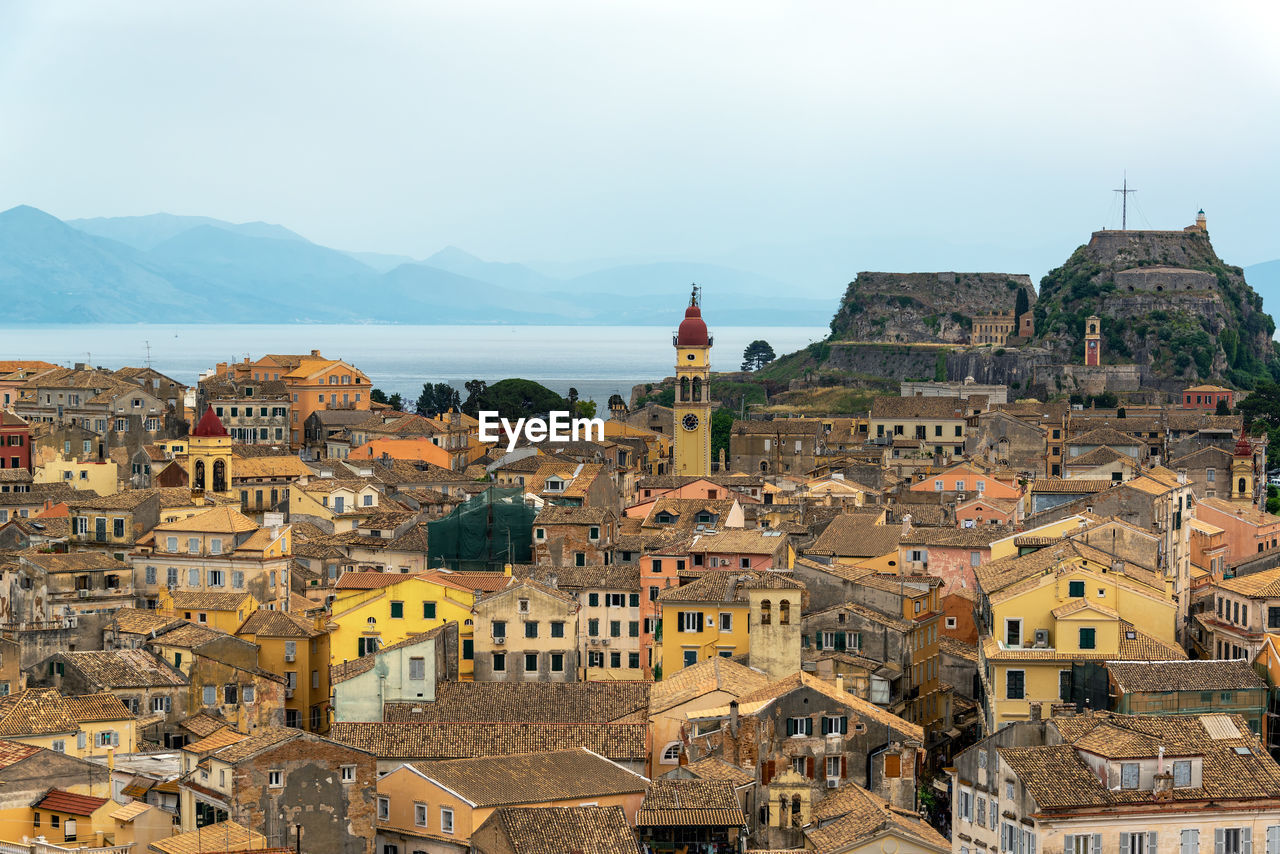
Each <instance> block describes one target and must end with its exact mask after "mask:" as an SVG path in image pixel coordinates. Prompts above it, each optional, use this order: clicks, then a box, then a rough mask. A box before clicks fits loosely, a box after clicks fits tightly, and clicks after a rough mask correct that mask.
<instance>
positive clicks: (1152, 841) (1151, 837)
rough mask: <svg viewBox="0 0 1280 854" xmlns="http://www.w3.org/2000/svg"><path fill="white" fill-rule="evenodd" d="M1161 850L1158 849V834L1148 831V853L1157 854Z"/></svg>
mask: <svg viewBox="0 0 1280 854" xmlns="http://www.w3.org/2000/svg"><path fill="white" fill-rule="evenodd" d="M1159 850H1160V849H1159V848H1157V847H1156V832H1155V831H1154V830H1148V831H1147V851H1148V852H1149V854H1156V852H1157V851H1159Z"/></svg>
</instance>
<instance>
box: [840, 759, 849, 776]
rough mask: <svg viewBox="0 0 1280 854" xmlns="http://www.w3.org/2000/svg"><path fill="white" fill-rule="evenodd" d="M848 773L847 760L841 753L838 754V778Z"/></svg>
mask: <svg viewBox="0 0 1280 854" xmlns="http://www.w3.org/2000/svg"><path fill="white" fill-rule="evenodd" d="M848 775H849V760H848V757H846V756H844V755H843V754H842V755H841V756H840V779H841V780H843V779H844V778H845V777H847V776H848Z"/></svg>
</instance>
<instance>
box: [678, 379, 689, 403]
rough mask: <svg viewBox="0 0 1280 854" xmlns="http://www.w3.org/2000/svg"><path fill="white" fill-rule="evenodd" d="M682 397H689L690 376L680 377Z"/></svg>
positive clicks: (684, 398)
mask: <svg viewBox="0 0 1280 854" xmlns="http://www.w3.org/2000/svg"><path fill="white" fill-rule="evenodd" d="M680 399H681V400H688V399H689V378H688V377H681V378H680Z"/></svg>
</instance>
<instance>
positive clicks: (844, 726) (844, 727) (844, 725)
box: [840, 715, 849, 761]
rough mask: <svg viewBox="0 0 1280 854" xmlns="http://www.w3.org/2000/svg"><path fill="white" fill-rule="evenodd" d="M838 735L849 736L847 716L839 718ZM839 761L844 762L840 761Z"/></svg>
mask: <svg viewBox="0 0 1280 854" xmlns="http://www.w3.org/2000/svg"><path fill="white" fill-rule="evenodd" d="M840 734H841V735H848V734H849V716H848V715H841V716H840ZM841 761H844V760H841Z"/></svg>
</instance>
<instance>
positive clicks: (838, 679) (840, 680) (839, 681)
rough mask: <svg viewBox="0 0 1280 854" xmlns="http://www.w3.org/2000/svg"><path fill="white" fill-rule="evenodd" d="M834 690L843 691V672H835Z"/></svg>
mask: <svg viewBox="0 0 1280 854" xmlns="http://www.w3.org/2000/svg"><path fill="white" fill-rule="evenodd" d="M836 690H837V691H840V692H841V693H843V692H844V674H842V673H837V674H836Z"/></svg>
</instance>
